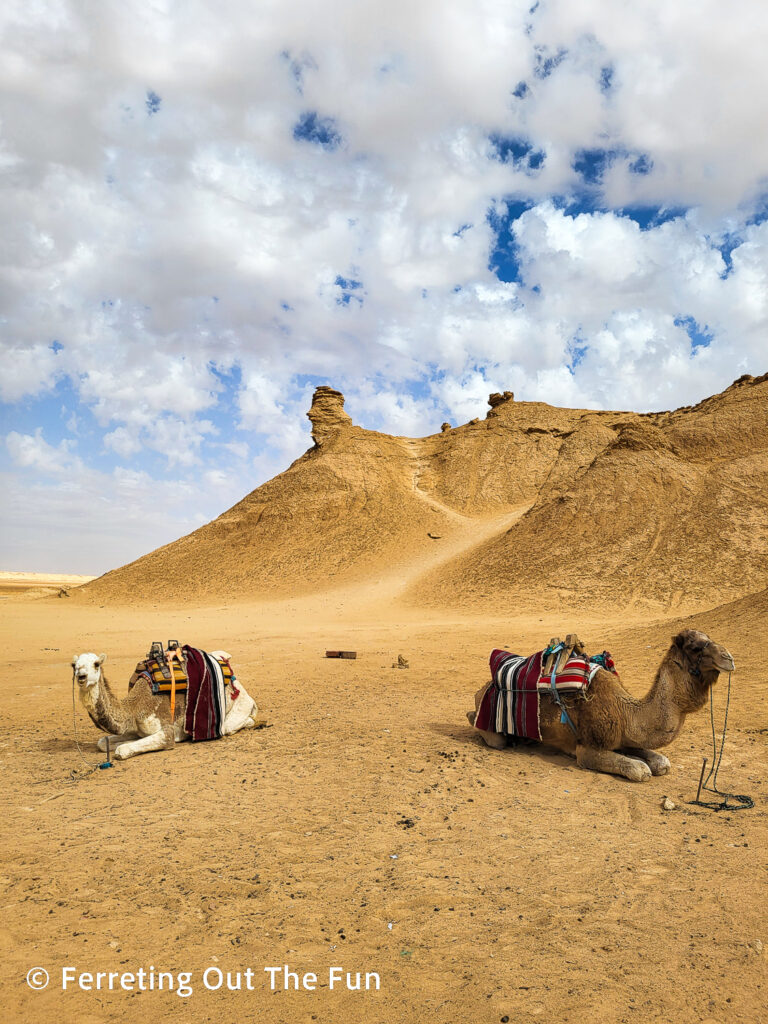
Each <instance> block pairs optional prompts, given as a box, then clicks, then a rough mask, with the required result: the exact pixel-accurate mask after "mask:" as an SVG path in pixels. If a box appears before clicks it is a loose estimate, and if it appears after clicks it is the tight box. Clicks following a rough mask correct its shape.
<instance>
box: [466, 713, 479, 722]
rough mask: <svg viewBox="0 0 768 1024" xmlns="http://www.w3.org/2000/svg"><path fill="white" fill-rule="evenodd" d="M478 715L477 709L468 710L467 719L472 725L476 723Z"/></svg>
mask: <svg viewBox="0 0 768 1024" xmlns="http://www.w3.org/2000/svg"><path fill="white" fill-rule="evenodd" d="M476 717H477V712H476V711H468V712H467V721H468V722H469V724H470V725H474V724H475V718H476Z"/></svg>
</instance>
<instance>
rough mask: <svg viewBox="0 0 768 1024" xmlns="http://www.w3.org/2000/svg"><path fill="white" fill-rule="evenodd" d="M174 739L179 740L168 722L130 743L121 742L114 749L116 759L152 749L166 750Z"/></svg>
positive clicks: (126, 757) (144, 752) (145, 752)
mask: <svg viewBox="0 0 768 1024" xmlns="http://www.w3.org/2000/svg"><path fill="white" fill-rule="evenodd" d="M174 741H175V742H176V743H179V742H181V741H180V740H179V739H177V738H176V736H175V730H174V727H173V726H172V725H170V724H168V725H165V726H163V727H162V728H161V729H158V730H157V731H155V732H151V733H150V734H149V735H148V736H141V737H140V738H139V739H137V740H132V741H131V742H130V743H121V744H120V746H119V747H118V748H117V750H116V751H115V757H116V758H117V760H118V761H125V760H127V759H128V758H129V757H135V756H136V754H148V753H149V752H150V751H152V750H167V749H168V748H169V747H172V746H173V744H174Z"/></svg>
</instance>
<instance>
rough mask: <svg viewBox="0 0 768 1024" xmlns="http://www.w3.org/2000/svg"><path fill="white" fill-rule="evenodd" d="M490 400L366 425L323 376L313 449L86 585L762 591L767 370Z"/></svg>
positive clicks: (473, 599)
mask: <svg viewBox="0 0 768 1024" xmlns="http://www.w3.org/2000/svg"><path fill="white" fill-rule="evenodd" d="M489 404H490V406H491V407H490V409H489V411H488V413H487V415H486V417H485V419H482V420H473V421H472V422H470V423H468V424H465V425H463V426H460V427H456V428H453V429H445V430H443V431H442V432H441V433H437V434H432V435H430V436H428V437H424V438H404V437H392V436H390V435H387V434H381V433H377V432H375V431H371V430H364V429H363V428H362V427H358V426H355V424H354V422H353V420H352V419H351V417H350V416H349V414H348V413H347V412H346V411H345V409H344V397H343V395H342V394H341V393H340V392H338V391H336V390H334V389H333V388H330V387H318V388H317V389H316V391H315V394H314V398H313V401H312V408H311V409H310V411H309V413H308V416H309V418H310V420H311V421H312V436H313V439H314V442H315V443H314V446H313V447H312V448H310V449H309V450H308V451H307V452H306V453H305V454H304V455H302V456H301V458H299V459H297V460H296V462H294V463H293V464H292V465H291V466H290V467H289V468H288V469H287V470H286V471H285V472H284V473H281V474H279V475H278V476H276V477H274V478H273V479H272V480H270V481H268V482H267V483H265V484H263V485H262V486H261V487H258V488H257V489H256V490H254V491H252V492H251V493H250V494H249V495H247V496H246V497H245V498H243V500H242V501H240V502H238V503H237V504H236V505H234V506H233V507H232V508H231V509H230V510H229V511H227V512H225V513H224V514H223V515H221V516H219V517H218V519H215V520H214V521H213V522H211V523H208V524H207V525H205V526H203V527H201V528H200V529H198V530H196V531H195V532H194V533H191V534H189V535H188V536H186V537H182V538H181V539H180V540H178V541H175V542H174V543H172V544H168V545H166V546H165V547H162V548H159V549H158V550H157V551H153V552H152V553H150V554H148V555H145V556H144V557H142V558H140V559H138V560H137V561H135V562H132V563H131V564H129V565H126V566H124V567H122V568H120V569H116V570H114V571H112V572H109V573H107V574H106V575H104V576H102V577H100V578H99V579H97V580H95V581H93V582H92V583H89V584H87V585H86V586H85V587H83V588H81V589H80V590H79V591H78V595H81V596H82V597H83V598H84V599H87V598H88V597H90V598H93V599H99V600H105V599H106V600H114V601H131V602H133V601H142V600H148V599H150V598H151V599H152V600H156V599H157V598H158V597H168V598H182V597H183V596H184V595H185V594H189V593H190V589H191V590H192V591H193V592H194V595H195V597H197V598H199V599H201V600H206V599H208V598H210V599H211V600H218V599H221V598H223V597H227V598H229V599H254V598H261V597H268V596H270V595H274V596H276V597H277V596H280V595H285V594H286V593H289V592H290V593H306V592H311V591H317V590H321V589H323V588H325V587H328V586H329V585H334V586H335V585H338V584H342V583H347V582H364V581H366V580H368V581H370V582H371V583H372V584H373V583H375V582H376V581H378V580H380V579H382V578H384V577H386V576H387V575H388V574H391V573H392V572H393V571H401V572H402V571H404V570H407V569H409V568H411V569H413V570H414V571H413V572H412V573H411V575H412V580H411V589H410V591H409V597H410V598H411V599H412V600H414V601H418V603H420V604H428V605H430V604H433V605H457V604H460V603H465V604H466V603H469V604H472V605H482V604H484V603H486V602H487V603H489V604H491V603H492V604H493V605H494V606H495V607H496V608H498V607H499V603H500V602H502V604H504V603H507V602H508V603H509V606H510V607H513V606H519V605H520V603H521V602H522V603H524V604H528V603H531V604H533V603H534V602H535V603H537V604H539V605H548V606H551V607H558V606H560V605H569V606H574V605H576V606H578V605H581V604H590V605H595V606H600V605H604V606H607V605H614V606H615V605H616V604H617V603H618V604H620V605H636V606H647V607H648V608H649V609H652V608H654V607H658V608H664V609H667V610H677V609H679V610H680V611H681V612H686V613H687V612H689V611H695V610H696V609H697V608H704V607H711V606H712V605H720V604H724V603H726V602H728V601H733V600H737V599H739V598H742V597H744V596H745V595H747V594H750V593H753V592H756V591H759V590H761V589H763V588H765V585H766V581H767V580H768V374H765V375H763V376H761V377H756V378H755V377H751V376H748V375H747V376H744V377H740V378H739V379H738V380H737V381H735V382H734V383H733V384H732V385H731V386H730V387H729V388H727V389H726V390H725V391H724V392H722V393H721V394H718V395H714V396H713V397H711V398H708V399H706V400H705V401H703V402H700V403H699V404H698V405H696V406H693V407H685V408H682V409H677V410H675V411H674V412H661V413H649V414H637V413H632V412H605V411H592V410H585V409H560V408H557V407H555V406H551V405H547V404H545V403H540V402H518V401H516V400H515V399H514V396H513V395H512V393H511V392H505V393H504V394H503V395H492V396H491V397H490V400H489ZM505 516H508V518H505ZM513 520H514V521H513ZM510 523H511V525H510ZM494 524H498V529H497V530H495V531H494V530H493V526H494ZM489 530H490V533H489ZM489 536H490V539H488V538H489ZM473 537H479V538H481V542H480V543H475V544H473V543H472V540H473ZM451 550H458V551H459V552H460V553H459V554H458V555H457V556H456V557H448V558H447V559H446V557H445V554H444V553H445V552H446V551H449V552H450V551H451Z"/></svg>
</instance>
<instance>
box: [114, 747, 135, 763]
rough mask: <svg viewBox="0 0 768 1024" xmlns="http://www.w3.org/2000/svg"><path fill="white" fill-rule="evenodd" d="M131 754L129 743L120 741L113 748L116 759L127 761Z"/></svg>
mask: <svg viewBox="0 0 768 1024" xmlns="http://www.w3.org/2000/svg"><path fill="white" fill-rule="evenodd" d="M132 756H133V751H132V750H131V745H130V743H121V744H120V746H119V747H118V748H117V749H116V750H115V760H116V761H127V760H128V758H129V757H132Z"/></svg>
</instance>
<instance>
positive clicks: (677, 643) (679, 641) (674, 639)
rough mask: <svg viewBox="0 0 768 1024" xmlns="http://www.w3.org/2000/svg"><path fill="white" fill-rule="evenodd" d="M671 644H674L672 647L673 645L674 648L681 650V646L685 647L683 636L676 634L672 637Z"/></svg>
mask: <svg viewBox="0 0 768 1024" xmlns="http://www.w3.org/2000/svg"><path fill="white" fill-rule="evenodd" d="M672 643H673V644H674V645H675V646H676V647H679V648H681V649H682V648H683V646H684V645H685V637H684V636H683V634H682V633H678V634H677V636H673V637H672Z"/></svg>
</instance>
